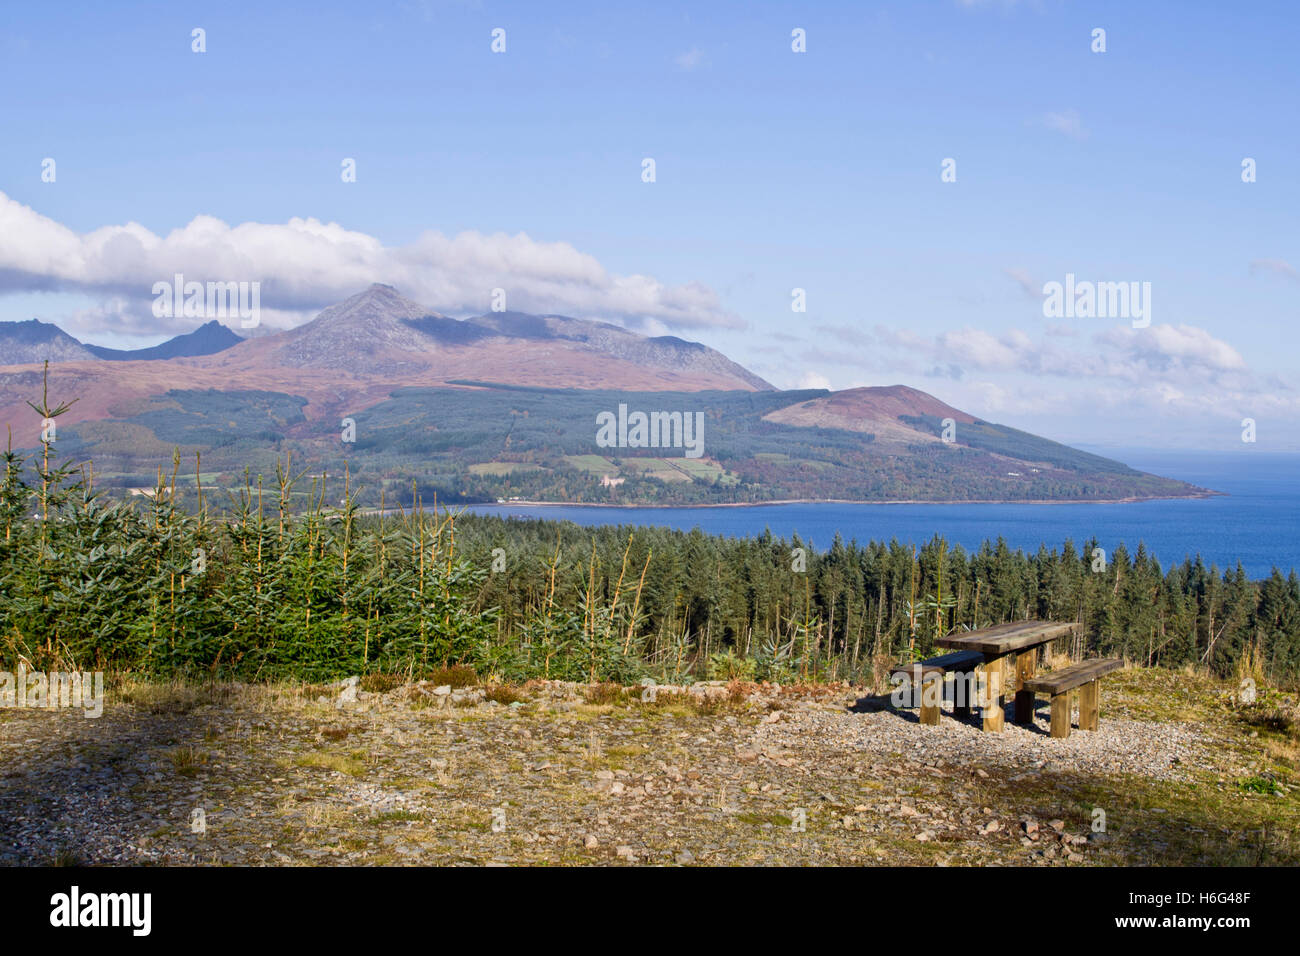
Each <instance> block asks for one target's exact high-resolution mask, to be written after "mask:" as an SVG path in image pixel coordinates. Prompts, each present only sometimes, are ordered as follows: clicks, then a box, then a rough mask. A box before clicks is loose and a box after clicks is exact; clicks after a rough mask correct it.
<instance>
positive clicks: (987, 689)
mask: <svg viewBox="0 0 1300 956" xmlns="http://www.w3.org/2000/svg"><path fill="white" fill-rule="evenodd" d="M1004 666H1005V662H1004V661H1003V659H1002V658H1001V657H995V658H994V659H993V660H991V661H986V662H985V663H984V664H983V666H981V667H980V670H981V671H983V672H984V673H983V675H982V676H983V678H984V680H983V683H984V687H983V696H982V697H981V698H980V705H981V709H982V710H983V712H984V713H983V717H984V729H985V730H986V731H991V732H993V733H1000V732H1001V731H1002V727H1003V713H1002V670H1003V667H1004Z"/></svg>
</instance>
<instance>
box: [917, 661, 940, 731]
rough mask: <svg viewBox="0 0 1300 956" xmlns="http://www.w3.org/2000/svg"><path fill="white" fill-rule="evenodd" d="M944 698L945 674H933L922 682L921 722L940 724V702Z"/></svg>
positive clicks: (935, 725)
mask: <svg viewBox="0 0 1300 956" xmlns="http://www.w3.org/2000/svg"><path fill="white" fill-rule="evenodd" d="M942 700H943V675H942V674H931V675H929V676H927V677H926V678H925V680H924V681H923V682H922V683H921V723H923V724H928V725H930V726H931V727H938V726H939V703H940V702H941V701H942Z"/></svg>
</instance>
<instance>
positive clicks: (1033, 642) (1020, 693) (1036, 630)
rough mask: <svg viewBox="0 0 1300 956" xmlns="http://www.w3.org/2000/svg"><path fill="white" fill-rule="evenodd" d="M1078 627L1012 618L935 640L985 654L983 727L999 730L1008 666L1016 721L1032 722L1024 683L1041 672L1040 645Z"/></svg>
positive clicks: (1031, 707) (1031, 704) (1031, 702)
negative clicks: (1039, 669) (1012, 665)
mask: <svg viewBox="0 0 1300 956" xmlns="http://www.w3.org/2000/svg"><path fill="white" fill-rule="evenodd" d="M1079 626H1080V625H1079V624H1074V623H1062V622H1058V621H1013V622H1012V623H1010V624H995V625H993V626H992V627H982V628H980V629H979V630H977V631H967V632H966V633H964V634H950V635H948V636H947V637H941V638H939V639H938V640H936V641H935V643H936V644H938V645H939V646H940V647H950V648H953V649H954V650H961V651H979V652H980V653H982V654H983V655H984V664H983V666H982V667H981V668H980V676H981V677H982V678H983V681H982V683H983V689H984V696H983V697H981V698H980V700H981V701H982V702H983V703H984V706H983V707H982V708H981V709H982V711H983V718H984V729H985V730H989V731H994V732H1000V731H1001V730H1002V727H1003V720H1004V717H1003V712H1002V702H1003V696H1004V695H1003V686H1004V684H1005V669H1006V667H1007V666H1008V665H1009V664H1014V670H1013V671H1012V678H1011V684H1012V691H1013V693H1014V694H1015V695H1016V707H1015V721H1016V723H1018V724H1029V723H1033V720H1034V695H1033V692H1032V691H1028V690H1026V689H1025V686H1024V682H1025V681H1026V680H1029V679H1030V678H1032V677H1033V676H1034V675H1035V674H1036V673H1038V657H1039V654H1040V652H1041V648H1042V647H1043V646H1044V645H1046V644H1050V643H1051V642H1052V641H1054V640H1056V639H1057V638H1058V637H1065V636H1067V635H1068V634H1070V633H1071V632H1072V631H1074V629H1075V628H1077V627H1079Z"/></svg>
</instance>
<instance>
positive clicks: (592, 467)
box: [0, 285, 1209, 505]
mask: <svg viewBox="0 0 1300 956" xmlns="http://www.w3.org/2000/svg"><path fill="white" fill-rule="evenodd" d="M0 334H4V335H8V336H9V337H10V339H11V340H12V342H13V343H18V342H19V340H20V339H21V342H22V343H24V344H23V346H22V348H20V347H19V346H18V345H17V344H14V345H13V346H12V347H11V352H12V353H13V354H18V355H20V356H22V357H23V358H24V359H26V360H31V361H30V362H29V363H28V364H22V365H11V366H5V367H0V421H4V422H6V423H8V424H10V425H11V426H12V427H13V430H14V435H15V445H16V446H18V447H28V448H30V447H32V446H33V445H34V444H35V442H36V440H37V436H38V434H39V430H40V429H39V420H37V419H35V418H34V417H33V413H32V411H31V409H30V408H29V407H28V406H27V405H26V402H27V400H28V399H30V398H34V397H36V396H38V395H39V393H40V389H41V374H42V373H41V369H40V368H39V367H38V366H37V365H35V364H32V363H33V362H34V361H35V359H34V358H33V357H34V356H37V355H49V356H50V357H51V358H52V360H53V359H54V357H55V356H56V355H62V356H64V358H63V359H58V360H54V364H52V365H51V370H50V387H51V394H52V395H53V396H55V397H57V398H58V399H59V400H66V399H70V398H76V399H78V401H77V404H75V405H74V406H73V407H72V409H71V411H70V412H69V413H68V414H67V415H66V416H65V417H63V418H61V419H60V421H59V439H58V451H59V453H60V454H65V455H71V456H74V457H76V458H78V459H90V460H93V461H94V463H95V470H96V473H97V475H98V476H99V479H100V481H101V482H103V483H106V484H107V485H109V486H118V487H139V486H141V485H147V484H150V483H151V482H152V481H153V479H154V477H155V476H156V474H157V469H158V467H159V465H160V464H161V465H164V466H167V465H169V464H170V461H171V457H172V453H173V450H174V449H179V450H180V451H181V453H182V454H183V455H184V456H185V458H186V459H187V460H192V457H193V455H194V454H195V453H201V454H202V456H203V462H204V471H205V473H207V474H208V475H209V477H210V478H211V479H212V480H215V481H217V482H218V483H220V484H224V485H226V486H230V485H231V484H233V483H234V482H235V480H236V477H237V476H238V475H239V474H240V473H241V472H242V470H243V468H244V467H245V466H247V467H250V468H253V469H256V470H261V471H267V470H270V471H272V472H273V471H274V462H275V460H276V459H277V457H279V456H283V455H285V454H292V455H293V458H294V460H295V461H297V462H300V463H302V465H303V466H304V467H308V468H310V469H312V470H313V471H314V472H319V471H328V472H331V473H335V474H337V473H339V472H341V471H342V469H343V463H344V461H345V460H346V461H347V462H348V466H349V468H350V469H351V470H352V471H353V473H356V474H359V475H361V476H362V478H363V481H362V494H363V496H364V498H363V500H365V501H367V502H377V501H378V500H379V496H380V495H381V493H383V495H384V500H385V501H392V500H395V498H394V496H396V498H397V499H398V500H400V499H401V498H402V497H403V496H406V497H409V495H410V489H411V485H412V482H413V481H414V482H416V483H417V485H418V486H419V488H420V489H421V490H422V492H423V493H425V494H427V495H432V494H437V495H438V496H439V497H440V498H442V499H443V500H450V501H493V500H496V499H525V500H545V501H567V502H584V503H641V504H665V505H666V504H678V505H680V504H708V503H746V502H762V501H782V500H828V499H838V500H849V501H900V500H922V501H940V500H951V501H1002V500H1006V501H1088V500H1094V501H1095V500H1112V499H1131V498H1148V497H1181V496H1188V495H1200V494H1208V493H1209V492H1206V491H1205V490H1204V489H1199V488H1195V487H1193V486H1190V485H1187V484H1185V483H1183V482H1178V481H1171V480H1167V479H1164V478H1159V477H1157V476H1154V475H1147V474H1143V473H1140V472H1137V471H1135V470H1133V469H1131V468H1128V467H1127V466H1125V465H1123V464H1122V463H1120V462H1116V461H1111V460H1109V459H1106V458H1102V457H1100V456H1097V455H1090V454H1086V453H1084V452H1080V451H1077V450H1075V449H1072V448H1069V447H1068V446H1065V445H1061V444H1059V443H1057V442H1053V441H1050V440H1048V439H1045V438H1040V437H1038V436H1035V435H1031V434H1029V433H1026V432H1021V431H1018V430H1016V429H1012V428H1008V427H1006V426H1002V425H997V424H995V423H991V422H987V421H984V420H983V419H981V418H979V417H978V416H976V415H973V414H970V413H968V412H965V411H962V410H960V409H957V408H953V407H952V406H950V405H947V404H946V403H944V402H942V401H941V400H939V399H938V398H935V397H934V396H932V395H929V394H927V393H925V392H922V391H919V390H917V389H914V388H909V387H907V386H903V385H894V386H888V387H873V388H859V389H850V390H846V391H842V392H834V393H832V392H828V391H826V390H805V391H791V392H781V391H777V390H776V389H774V388H773V387H772V386H771V385H770V384H769V383H767V382H765V381H764V380H763V379H761V378H759V377H758V376H756V375H753V374H752V373H750V372H749V371H747V370H746V369H744V368H743V367H741V366H739V365H737V364H736V363H734V362H732V361H731V360H729V359H728V358H726V356H724V355H722V354H721V353H719V352H717V351H716V350H714V349H711V348H708V347H706V346H704V345H701V344H699V343H694V342H687V341H684V340H682V339H678V338H675V337H673V336H659V337H654V338H650V337H646V336H642V335H638V334H636V333H634V332H630V331H628V330H626V329H622V328H619V327H617V326H614V325H610V324H608V323H603V322H595V321H589V320H582V319H574V318H568V317H564V316H556V315H527V314H523V313H515V312H504V313H493V314H489V315H482V316H477V317H473V318H469V319H455V318H450V317H448V316H446V315H443V314H441V313H438V312H436V311H433V310H431V309H428V308H426V307H424V306H422V305H420V304H419V303H416V302H413V301H412V300H410V299H406V298H404V297H403V296H401V295H400V294H399V293H398V292H397V291H396V290H395V289H393V288H391V287H389V286H384V285H373V286H371V287H370V288H368V289H366V290H365V291H363V292H361V293H358V294H357V295H355V296H352V297H350V298H348V299H346V300H344V301H343V302H340V303H338V304H336V305H334V306H331V307H330V308H327V309H325V310H323V311H322V312H321V313H320V314H319V315H318V316H316V318H314V319H313V320H312V321H310V322H307V323H306V324H304V325H301V326H299V327H297V328H294V329H290V330H287V331H282V332H277V333H272V334H265V335H261V336H258V337H256V338H250V339H242V340H241V339H239V337H238V336H236V335H234V333H233V332H231V331H230V330H228V329H226V328H224V327H223V326H220V325H219V324H217V323H215V322H210V323H208V324H206V325H204V326H202V327H200V328H199V329H197V330H196V331H194V332H192V333H189V334H188V335H185V336H178V337H177V338H175V339H172V340H171V341H170V342H167V343H164V344H163V345H160V346H156V347H154V348H153V349H144V350H136V351H118V350H109V349H102V348H98V347H87V346H83V345H82V344H81V343H78V342H77V341H76V340H75V339H72V338H71V337H69V336H66V335H65V334H64V333H62V332H61V331H60V330H59V329H58V328H57V327H56V326H53V325H49V324H46V323H41V322H30V323H11V324H9V328H7V329H4V328H0ZM232 340H233V342H232ZM24 348H25V351H24V350H23V349H24ZM96 356H98V357H96ZM620 410H621V414H623V415H624V416H630V421H624V422H623V423H622V424H621V425H620V426H619V427H618V429H615V428H614V427H613V425H612V424H611V425H610V426H609V428H608V429H606V430H602V428H601V427H600V422H601V421H602V416H608V420H609V421H610V422H611V423H612V422H613V420H614V418H615V416H616V415H617V414H619V413H620ZM639 415H644V416H645V420H644V421H643V422H642V426H641V427H642V429H643V431H644V432H645V433H644V434H643V433H642V432H639V431H638V430H637V429H638V425H637V416H639ZM651 416H654V418H653V420H651ZM344 419H350V420H351V421H352V422H354V423H355V436H350V437H349V439H348V440H342V439H343V424H342V423H343V420H344ZM948 419H951V420H952V423H953V426H954V429H955V431H954V432H953V434H945V429H944V423H945V421H946V420H948ZM688 427H689V430H688V431H683V429H687V428H688ZM646 428H649V429H650V430H649V431H645V430H646ZM660 431H662V434H661V433H660ZM616 432H617V434H616ZM352 437H354V438H355V440H354V441H353V440H351V438H352ZM661 438H662V444H663V445H666V446H669V447H660V445H661V442H660V439H661ZM947 439H952V440H951V441H949V440H947ZM692 446H694V447H692Z"/></svg>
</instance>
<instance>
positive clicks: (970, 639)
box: [935, 621, 1080, 654]
mask: <svg viewBox="0 0 1300 956" xmlns="http://www.w3.org/2000/svg"><path fill="white" fill-rule="evenodd" d="M1079 626H1080V625H1079V624H1071V623H1061V622H1056V621H1016V622H1014V623H1011V624H998V625H995V626H993V627H985V628H980V629H979V630H978V631H970V632H969V633H966V634H950V635H949V636H947V637H941V638H939V639H937V640H936V641H935V643H936V644H938V645H939V646H940V647H951V648H956V649H959V650H971V651H981V652H983V653H985V654H1008V653H1010V652H1012V651H1019V650H1024V649H1026V648H1030V647H1037V646H1039V645H1040V644H1046V643H1048V642H1049V641H1054V640H1056V639H1057V638H1058V637H1064V636H1065V635H1067V634H1069V633H1070V632H1071V631H1073V630H1074V629H1075V628H1077V627H1079Z"/></svg>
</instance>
